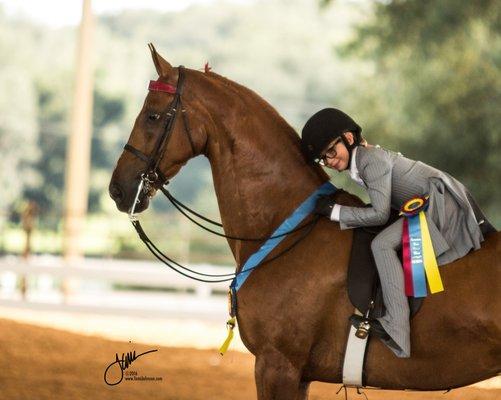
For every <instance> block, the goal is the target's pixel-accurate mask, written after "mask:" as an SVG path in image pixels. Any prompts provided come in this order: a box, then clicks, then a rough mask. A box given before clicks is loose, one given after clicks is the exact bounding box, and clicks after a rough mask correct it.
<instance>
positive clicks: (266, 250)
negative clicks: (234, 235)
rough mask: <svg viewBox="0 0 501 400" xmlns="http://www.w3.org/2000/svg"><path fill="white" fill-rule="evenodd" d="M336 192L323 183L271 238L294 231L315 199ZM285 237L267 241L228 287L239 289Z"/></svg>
mask: <svg viewBox="0 0 501 400" xmlns="http://www.w3.org/2000/svg"><path fill="white" fill-rule="evenodd" d="M336 190H337V188H336V187H335V186H334V185H333V184H332V183H330V182H328V181H327V182H325V183H324V184H323V185H322V186H320V187H319V188H318V189H317V190H316V191H315V192H313V194H311V195H310V197H308V198H307V199H306V200H305V201H304V202H303V203H302V204H301V205H300V206H299V207H298V208H297V209H296V210H295V211H294V212H293V213H292V214H291V215H290V216H289V217H288V218H287V219H286V220H285V221H284V222H282V225H280V226H279V227H278V228H277V229H276V230H275V232H273V233H272V235H271V236H278V235H281V234H283V233H285V232H288V231H290V230H292V229H294V228H295V227H296V226H298V225H299V223H300V222H301V221H302V220H303V219H305V218H306V217H307V216H308V215H309V214H310V213H311V212H312V211H313V209H314V208H315V203H316V201H317V198H318V197H319V196H322V195H328V194H332V193H334V192H335V191H336ZM286 237H287V236H281V237H278V238H273V239H268V240H267V241H266V242H265V243H264V244H263V245H262V246H261V247H260V248H259V250H258V251H256V252H255V253H254V254H252V255H251V256H250V257H249V258H248V259H247V261H246V262H245V264H244V266H243V267H242V269H241V272H240V273H239V274H238V275H237V276H236V277H235V278H234V279H233V281H232V282H231V285H230V287H231V288H233V289H234V290H235V291H237V290H238V289H240V288H241V287H242V285H243V283H244V282H245V280H246V279H247V278H248V277H249V275H250V273H251V272H252V271H253V270H250V271H249V269H251V268H254V267H255V266H256V265H258V264H259V263H261V261H263V260H264V258H265V257H266V256H267V255H268V254H270V253H271V251H272V250H273V249H274V248H275V247H276V246H277V245H278V244H279V243H280V242H281V241H282V240H284V239H285V238H286Z"/></svg>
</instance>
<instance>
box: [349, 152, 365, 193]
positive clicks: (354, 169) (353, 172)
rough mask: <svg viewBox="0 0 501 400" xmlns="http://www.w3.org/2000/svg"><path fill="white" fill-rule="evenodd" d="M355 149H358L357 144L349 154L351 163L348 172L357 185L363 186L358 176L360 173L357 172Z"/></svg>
mask: <svg viewBox="0 0 501 400" xmlns="http://www.w3.org/2000/svg"><path fill="white" fill-rule="evenodd" d="M357 150H358V146H355V148H354V149H353V153H352V154H351V164H350V170H349V173H350V177H351V179H353V180H354V181H355V182H357V183H358V184H359V185H362V186H365V183H364V181H363V180H362V179H361V178H360V175H359V174H358V169H357Z"/></svg>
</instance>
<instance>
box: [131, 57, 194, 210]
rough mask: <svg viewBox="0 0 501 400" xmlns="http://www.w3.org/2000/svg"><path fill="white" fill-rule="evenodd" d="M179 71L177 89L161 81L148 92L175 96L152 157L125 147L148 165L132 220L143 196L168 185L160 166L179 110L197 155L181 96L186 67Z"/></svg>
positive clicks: (155, 82)
mask: <svg viewBox="0 0 501 400" xmlns="http://www.w3.org/2000/svg"><path fill="white" fill-rule="evenodd" d="M178 71H179V77H178V81H177V87H174V86H172V85H170V84H168V83H164V82H161V81H159V80H157V81H150V84H149V86H148V90H150V91H156V92H166V93H170V94H174V98H173V99H172V101H171V103H170V104H169V107H168V108H167V111H166V112H165V113H163V115H162V116H163V117H164V118H165V123H164V128H163V132H162V135H161V136H160V137H159V138H158V140H157V142H156V144H155V147H154V148H153V152H152V153H151V154H150V155H146V154H145V153H143V152H142V151H141V150H138V149H137V148H135V147H134V146H132V145H130V144H129V143H127V144H126V145H125V146H124V150H126V151H129V152H131V153H132V154H134V155H135V156H136V157H137V158H139V159H140V160H142V161H144V162H145V163H146V169H145V172H143V173H142V174H141V180H140V182H139V186H138V190H137V193H136V197H135V199H134V203H133V204H132V207H131V210H130V212H129V217H131V219H132V218H134V211H135V208H136V206H137V204H138V203H139V202H140V196H141V194H145V195H148V194H149V193H150V192H151V189H152V188H153V187H154V185H157V186H163V185H165V184H167V183H168V181H167V178H166V177H165V176H164V174H162V172H161V171H160V169H159V165H160V162H161V161H162V158H163V156H164V154H165V148H166V147H167V144H168V143H169V140H170V137H171V135H172V131H173V129H174V125H175V122H176V117H177V114H178V111H179V110H180V111H181V115H182V118H183V124H184V128H185V129H184V130H185V132H186V135H187V136H188V140H189V142H190V146H191V151H192V153H193V155H195V154H196V153H195V144H194V142H193V138H192V136H191V131H190V129H189V126H188V120H187V119H186V110H185V109H184V108H183V104H182V100H181V94H182V92H183V87H184V67H183V66H182V65H180V66H179V67H178Z"/></svg>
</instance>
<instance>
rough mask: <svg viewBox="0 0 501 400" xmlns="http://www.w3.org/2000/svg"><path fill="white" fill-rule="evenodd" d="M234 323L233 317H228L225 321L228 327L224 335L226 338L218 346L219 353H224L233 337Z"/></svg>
mask: <svg viewBox="0 0 501 400" xmlns="http://www.w3.org/2000/svg"><path fill="white" fill-rule="evenodd" d="M235 324H236V318H235V317H233V318H230V319H229V320H228V321H226V326H227V327H228V336H226V340H225V341H224V343H223V344H222V345H221V347H220V348H219V354H221V355H222V356H224V353H226V350H228V347H229V346H230V343H231V340H232V339H233V328H234V327H235Z"/></svg>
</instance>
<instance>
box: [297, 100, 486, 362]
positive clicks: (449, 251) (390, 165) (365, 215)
mask: <svg viewBox="0 0 501 400" xmlns="http://www.w3.org/2000/svg"><path fill="white" fill-rule="evenodd" d="M361 132H362V128H361V127H360V126H359V125H358V124H356V123H355V121H353V119H351V118H350V117H349V116H348V115H346V114H345V113H343V112H342V111H340V110H337V109H334V108H326V109H323V110H321V111H319V112H317V113H316V114H314V115H313V116H312V117H311V118H310V119H309V120H308V121H307V123H306V124H305V126H304V128H303V130H302V148H303V152H304V154H305V156H306V158H307V160H308V161H309V162H317V163H320V164H321V165H324V166H326V167H328V168H332V169H335V170H337V171H339V172H341V171H348V173H349V174H350V177H351V178H352V179H353V180H355V182H357V183H358V184H360V185H362V186H364V187H365V188H366V190H367V192H368V195H369V198H370V203H371V206H370V207H348V206H341V205H339V204H335V203H333V202H332V200H331V199H330V198H329V197H321V198H319V199H318V201H317V204H316V207H315V212H316V213H317V214H321V215H325V216H327V217H328V218H330V219H331V220H332V221H336V222H339V226H340V228H341V229H350V228H357V227H364V226H377V225H384V224H386V223H387V221H388V219H389V216H390V209H391V208H393V209H396V210H400V209H401V207H402V205H403V204H404V203H405V202H406V201H408V200H409V199H412V198H414V197H416V196H429V198H428V208H427V210H426V212H425V215H426V222H427V225H428V229H429V234H430V237H431V242H432V245H433V250H434V253H435V256H436V259H437V264H438V265H443V264H447V263H450V262H452V261H454V260H456V259H458V258H460V257H462V256H464V255H465V254H467V253H468V252H469V251H470V250H471V249H475V250H476V249H479V248H480V243H481V242H482V241H483V240H484V235H485V234H486V233H487V232H490V231H495V229H494V228H493V227H492V225H490V224H489V222H488V221H487V220H486V219H485V217H484V216H483V214H482V212H481V211H480V209H479V208H478V206H477V205H476V203H475V201H474V200H473V198H472V197H471V195H470V193H469V192H468V189H467V188H466V187H465V186H464V185H463V184H461V183H460V182H459V181H458V180H456V179H455V178H453V177H452V176H450V175H449V174H447V173H445V172H443V171H440V170H438V169H436V168H433V167H431V166H429V165H427V164H425V163H422V162H420V161H414V160H411V159H409V158H406V157H404V156H402V155H401V154H400V153H395V152H393V151H390V150H387V149H384V148H382V147H379V146H372V145H369V144H367V142H366V141H365V140H364V139H363V138H362V135H361ZM403 219H404V218H403V217H400V218H398V219H397V220H396V221H395V222H394V223H392V224H391V225H389V226H388V227H386V228H385V229H384V230H382V231H381V232H380V233H379V234H378V235H377V236H376V237H375V238H374V240H373V241H372V243H371V249H372V253H373V255H374V259H375V262H376V266H377V269H378V273H379V277H380V280H381V285H382V289H383V301H384V305H385V307H386V314H385V315H384V316H383V317H381V318H378V319H377V320H373V321H371V326H372V327H373V328H375V330H376V331H378V330H379V331H382V330H383V329H384V331H385V332H386V334H385V335H383V336H382V340H383V341H384V342H385V343H386V344H387V345H388V346H389V347H390V348H391V349H392V350H393V352H394V353H395V354H396V355H397V356H398V357H410V354H411V349H410V326H409V304H408V301H407V297H406V295H405V291H404V272H403V269H402V264H401V262H400V261H399V258H398V255H397V250H399V249H400V247H401V243H402V230H403ZM371 329H372V328H371ZM383 333H384V332H383ZM388 335H389V338H388Z"/></svg>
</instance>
